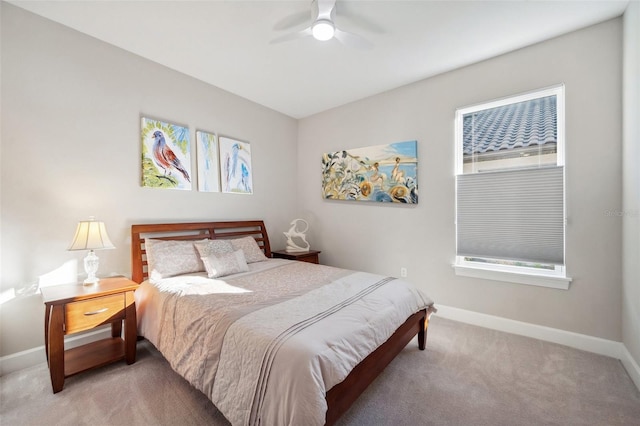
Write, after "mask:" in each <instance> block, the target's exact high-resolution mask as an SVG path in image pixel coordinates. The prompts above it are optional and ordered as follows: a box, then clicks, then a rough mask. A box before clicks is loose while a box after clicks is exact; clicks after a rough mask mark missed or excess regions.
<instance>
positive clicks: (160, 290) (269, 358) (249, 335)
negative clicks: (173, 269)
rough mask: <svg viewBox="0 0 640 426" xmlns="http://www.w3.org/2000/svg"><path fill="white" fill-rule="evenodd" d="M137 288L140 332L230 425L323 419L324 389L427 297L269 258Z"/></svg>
mask: <svg viewBox="0 0 640 426" xmlns="http://www.w3.org/2000/svg"><path fill="white" fill-rule="evenodd" d="M250 266H251V267H252V271H250V272H249V273H244V274H238V275H236V276H232V277H225V278H224V280H210V279H207V278H205V277H202V276H191V277H176V278H170V279H166V280H162V281H160V282H158V283H156V284H150V283H148V282H145V283H143V284H142V285H141V286H140V288H139V289H138V291H137V292H136V302H137V307H138V308H137V309H138V318H139V333H140V334H141V335H144V336H145V337H146V338H147V339H148V340H150V341H151V342H152V343H153V344H154V345H155V346H156V347H157V348H158V349H159V350H160V351H161V352H162V354H163V355H164V356H165V358H166V359H167V360H168V361H169V362H170V364H171V366H172V368H174V370H176V371H177V372H178V373H179V374H181V375H182V376H183V377H185V378H186V379H187V380H188V381H189V382H190V383H192V384H193V385H194V386H195V387H196V388H198V389H200V390H201V391H202V392H204V393H205V394H206V395H207V396H208V397H209V398H210V399H211V401H213V403H214V404H215V405H216V406H217V407H218V409H219V410H220V411H221V412H222V413H223V414H224V415H225V416H226V417H227V419H228V420H229V421H230V422H231V423H232V424H234V425H258V424H262V425H276V424H277V425H287V424H289V425H301V424H304V425H315V424H318V425H320V424H324V420H325V414H326V410H327V406H326V401H325V393H326V391H328V390H329V389H331V388H332V387H333V386H334V385H336V384H338V383H340V382H341V381H342V380H344V378H345V377H346V376H347V375H348V374H349V372H350V371H351V370H352V369H353V367H355V366H356V365H357V364H358V363H359V362H360V361H361V360H362V359H364V358H365V357H366V356H367V355H368V354H370V353H371V352H372V351H373V350H375V349H376V348H377V347H378V346H380V344H382V343H383V342H385V341H386V340H387V339H388V338H389V337H390V336H391V334H393V332H394V331H395V330H396V329H397V328H398V327H399V326H400V325H401V324H402V323H403V322H404V321H405V320H406V319H407V318H408V317H409V316H410V315H411V314H413V313H415V312H417V311H419V310H421V309H424V308H426V307H427V306H430V305H431V304H432V303H433V302H432V301H431V300H430V299H429V298H428V297H427V296H425V295H424V294H423V293H422V292H420V291H419V290H418V289H416V288H415V287H414V286H413V285H411V284H410V283H407V282H405V281H402V280H397V279H394V278H385V277H382V276H379V275H374V274H368V273H363V272H352V271H346V270H341V269H337V268H331V267H327V266H320V265H312V264H308V263H304V262H290V261H284V260H269V261H267V262H260V263H259V264H251V265H250Z"/></svg>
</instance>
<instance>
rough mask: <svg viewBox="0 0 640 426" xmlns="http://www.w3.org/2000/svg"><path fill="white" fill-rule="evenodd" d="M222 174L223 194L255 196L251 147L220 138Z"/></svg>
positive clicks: (243, 143) (247, 144) (245, 143)
mask: <svg viewBox="0 0 640 426" xmlns="http://www.w3.org/2000/svg"><path fill="white" fill-rule="evenodd" d="M218 143H219V144H220V169H221V170H220V174H221V179H222V192H231V193H234V194H253V169H252V168H251V145H250V144H249V143H247V142H240V141H237V140H234V139H230V138H226V137H223V136H220V137H219V138H218Z"/></svg>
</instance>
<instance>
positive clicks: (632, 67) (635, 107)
mask: <svg viewBox="0 0 640 426" xmlns="http://www.w3.org/2000/svg"><path fill="white" fill-rule="evenodd" d="M623 81H624V98H623V100H624V103H623V105H624V127H623V129H624V130H623V132H624V133H623V135H624V142H623V148H624V149H623V159H624V160H623V169H624V175H623V176H624V177H623V188H624V193H623V198H624V202H623V207H622V209H621V212H622V213H623V216H622V217H621V220H622V223H623V235H624V237H623V255H624V257H623V261H622V262H623V265H624V266H623V290H622V297H623V299H622V303H623V304H622V339H623V342H624V344H625V346H626V347H627V349H628V350H629V353H631V355H632V356H633V358H634V359H635V361H636V363H637V364H639V365H640V166H639V164H640V120H639V119H638V117H640V2H637V1H635V2H631V3H630V4H629V6H628V7H627V11H626V12H625V15H624V80H623Z"/></svg>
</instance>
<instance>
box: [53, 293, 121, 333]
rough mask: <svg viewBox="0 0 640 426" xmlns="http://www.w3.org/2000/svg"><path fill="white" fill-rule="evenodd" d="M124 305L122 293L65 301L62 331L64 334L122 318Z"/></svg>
mask: <svg viewBox="0 0 640 426" xmlns="http://www.w3.org/2000/svg"><path fill="white" fill-rule="evenodd" d="M124 307H125V296H124V294H114V295H113V296H104V297H96V298H94V299H90V300H84V301H81V302H73V303H67V304H66V305H65V312H64V323H65V330H64V332H65V334H71V333H77V332H79V331H83V330H89V329H92V328H94V327H97V326H99V325H101V324H108V323H110V322H113V321H116V320H122V319H124V318H125V311H124Z"/></svg>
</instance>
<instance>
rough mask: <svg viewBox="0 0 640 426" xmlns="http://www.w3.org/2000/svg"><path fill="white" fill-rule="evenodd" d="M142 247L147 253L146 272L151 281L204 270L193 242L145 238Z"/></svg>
mask: <svg viewBox="0 0 640 426" xmlns="http://www.w3.org/2000/svg"><path fill="white" fill-rule="evenodd" d="M201 241H206V240H201ZM144 247H145V250H146V252H147V270H148V272H149V276H150V277H153V280H157V279H162V278H166V277H172V276H174V275H180V274H189V273H193V272H202V271H204V270H205V268H204V264H203V263H202V261H201V260H200V254H199V253H198V251H197V250H196V248H195V246H194V242H193V241H171V240H169V241H164V240H157V239H153V238H145V240H144ZM153 280H152V281H153Z"/></svg>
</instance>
